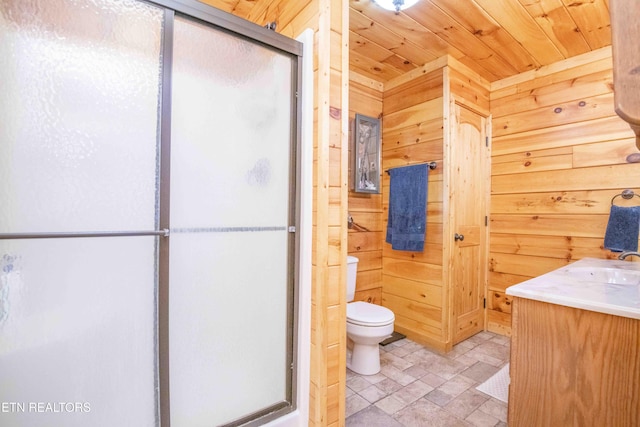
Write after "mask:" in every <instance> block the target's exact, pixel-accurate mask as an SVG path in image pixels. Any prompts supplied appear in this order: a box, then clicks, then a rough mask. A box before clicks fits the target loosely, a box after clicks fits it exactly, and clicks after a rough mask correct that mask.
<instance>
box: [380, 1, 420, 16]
mask: <svg viewBox="0 0 640 427" xmlns="http://www.w3.org/2000/svg"><path fill="white" fill-rule="evenodd" d="M374 2H375V3H377V4H378V6H380V7H382V8H384V9H387V10H393V11H395V12H396V15H397V14H398V13H400V11H401V10H405V9H407V8H409V7H411V6H413V5H414V4H416V3H418V0H374Z"/></svg>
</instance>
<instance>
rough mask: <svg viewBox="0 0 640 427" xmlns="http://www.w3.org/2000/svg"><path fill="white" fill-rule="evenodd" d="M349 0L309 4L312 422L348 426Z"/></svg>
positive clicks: (310, 421)
mask: <svg viewBox="0 0 640 427" xmlns="http://www.w3.org/2000/svg"><path fill="white" fill-rule="evenodd" d="M276 3H277V2H276ZM281 3H282V4H281V5H280V6H279V8H276V9H278V10H279V12H280V13H282V11H281V8H282V7H286V6H289V5H291V6H290V7H296V6H294V5H295V4H296V2H293V1H286V2H281ZM348 6H349V5H348V2H347V1H346V0H314V1H312V2H310V6H309V7H312V8H313V9H314V10H317V32H316V36H315V49H314V53H315V56H314V70H315V72H314V88H315V93H314V105H315V109H314V124H315V129H314V165H313V167H314V172H313V175H314V200H313V204H314V206H313V248H312V265H313V266H312V297H311V303H312V309H311V388H310V407H309V426H311V427H313V426H318V427H324V426H343V425H344V419H345V402H346V396H345V385H346V375H347V374H346V370H347V368H346V323H347V319H346V283H345V281H346V275H347V272H346V268H347V267H346V264H345V262H344V261H345V260H346V257H347V221H346V218H347V207H348V205H347V200H348V188H347V185H348V183H347V178H348V169H347V159H348V134H349V126H348V123H349V119H348V113H349V93H348V91H349V72H348V59H349V52H348V49H349V13H348ZM316 7H317V9H315V8H316ZM303 29H304V28H300V30H303Z"/></svg>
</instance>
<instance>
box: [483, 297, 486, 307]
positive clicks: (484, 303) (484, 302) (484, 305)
mask: <svg viewBox="0 0 640 427" xmlns="http://www.w3.org/2000/svg"><path fill="white" fill-rule="evenodd" d="M482 308H487V299H486V298H484V299H483V300H482Z"/></svg>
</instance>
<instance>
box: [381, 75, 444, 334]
mask: <svg viewBox="0 0 640 427" xmlns="http://www.w3.org/2000/svg"><path fill="white" fill-rule="evenodd" d="M443 78H444V75H443V71H442V67H434V69H432V70H429V71H428V72H425V73H422V74H417V75H416V76H415V77H414V76H408V77H407V78H404V79H402V80H396V81H391V82H390V83H389V84H387V85H385V91H384V98H383V120H382V129H383V132H382V169H383V170H387V169H390V168H394V167H399V166H406V165H411V164H416V163H424V162H431V161H436V162H438V165H439V166H440V167H438V168H437V169H434V170H430V171H429V181H428V189H427V229H426V240H425V249H424V251H423V252H407V251H397V250H392V249H391V245H390V244H388V243H386V242H384V237H382V242H383V243H382V248H383V249H382V284H383V285H382V305H384V306H386V307H388V308H390V309H391V310H392V311H393V312H394V314H395V317H396V319H395V330H396V331H398V332H401V333H403V334H405V335H407V336H408V337H410V338H411V339H413V340H416V341H418V342H423V343H427V344H430V345H432V346H437V343H440V342H442V341H443V339H444V335H445V331H444V329H443V322H442V321H443V306H444V302H445V298H446V292H445V290H444V289H443V283H442V262H443V259H442V201H443V196H442V188H443V183H442V172H443V169H442V159H443V124H444V119H443V114H444V102H445V101H444V89H443V82H444V80H443ZM382 178H383V179H382V191H383V197H382V204H383V215H382V222H383V230H386V229H387V219H388V218H387V217H388V212H389V183H390V180H389V175H388V174H386V173H384V174H383V176H382Z"/></svg>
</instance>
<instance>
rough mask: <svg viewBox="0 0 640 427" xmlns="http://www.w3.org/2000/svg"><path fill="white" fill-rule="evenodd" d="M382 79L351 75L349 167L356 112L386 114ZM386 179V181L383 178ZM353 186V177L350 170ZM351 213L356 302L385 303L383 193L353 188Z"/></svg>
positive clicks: (351, 241)
mask: <svg viewBox="0 0 640 427" xmlns="http://www.w3.org/2000/svg"><path fill="white" fill-rule="evenodd" d="M382 91H383V85H382V83H380V82H377V81H375V80H372V79H370V78H367V77H363V76H361V75H360V74H357V73H354V72H351V73H350V78H349V123H350V132H349V170H350V171H352V169H353V153H352V152H351V150H352V149H353V120H354V119H355V115H356V113H358V114H364V115H365V116H369V117H376V118H378V117H382ZM380 182H382V180H380ZM349 188H350V189H351V188H353V176H352V174H351V172H350V173H349ZM349 214H350V215H351V217H352V218H353V222H354V224H355V225H354V226H353V227H352V228H351V229H350V230H349V237H348V245H349V248H348V251H349V255H353V256H355V257H357V258H358V259H359V260H360V262H359V263H358V275H357V278H356V295H355V300H356V301H367V302H370V303H373V304H382V241H383V240H384V236H383V233H384V230H383V224H382V194H368V193H356V192H354V191H349Z"/></svg>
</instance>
